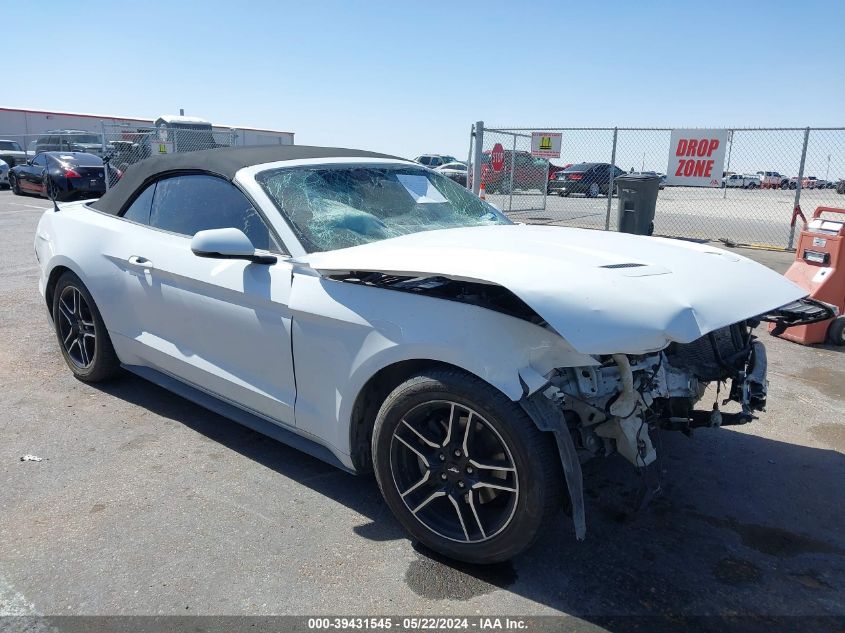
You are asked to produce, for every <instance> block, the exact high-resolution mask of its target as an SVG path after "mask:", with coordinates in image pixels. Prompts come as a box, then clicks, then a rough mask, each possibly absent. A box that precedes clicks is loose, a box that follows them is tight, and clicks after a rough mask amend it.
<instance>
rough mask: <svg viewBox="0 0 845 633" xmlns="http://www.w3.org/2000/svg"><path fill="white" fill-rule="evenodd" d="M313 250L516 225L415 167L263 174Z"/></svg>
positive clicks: (307, 169) (260, 176) (323, 168)
mask: <svg viewBox="0 0 845 633" xmlns="http://www.w3.org/2000/svg"><path fill="white" fill-rule="evenodd" d="M256 180H257V181H258V183H259V184H260V185H261V186H262V187H263V188H264V191H266V192H267V195H269V196H270V198H271V199H272V200H273V202H274V203H275V205H276V207H278V209H279V210H280V211H281V212H282V214H283V215H284V216H285V217H286V218H287V219H288V221H289V222H290V223H291V225H292V226H293V228H294V230H295V231H296V233H297V235H298V237H299V239H300V241H301V242H302V244H303V246H304V247H305V249H306V250H307V251H308V252H314V251H329V250H334V249H338V248H347V247H349V246H357V245H359V244H366V243H367V242H375V241H378V240H384V239H387V238H390V237H397V236H399V235H406V234H408V233H418V232H420V231H431V230H434V229H448V228H456V227H463V226H483V225H489V224H510V223H511V222H510V220H508V219H507V218H506V217H505V216H504V215H503V214H502V213H500V212H499V211H497V210H496V209H495V208H494V207H492V206H490V205H489V204H487V203H486V202H484V201H483V200H480V199H478V198H477V197H476V196H474V195H473V194H472V193H470V192H469V191H467V190H466V189H465V188H463V187H462V186H460V185H458V184H457V183H455V182H453V181H452V180H450V179H448V178H446V177H445V176H441V175H440V174H437V173H434V172H431V171H429V170H427V169H423V168H420V167H411V166H382V165H377V166H376V165H356V166H345V165H340V166H322V165H320V166H314V167H294V168H281V169H270V170H267V171H263V172H261V173H259V174H258V175H257V176H256Z"/></svg>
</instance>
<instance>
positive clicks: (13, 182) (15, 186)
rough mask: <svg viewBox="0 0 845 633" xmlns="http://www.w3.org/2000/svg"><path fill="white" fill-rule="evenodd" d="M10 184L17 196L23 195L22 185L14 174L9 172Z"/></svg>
mask: <svg viewBox="0 0 845 633" xmlns="http://www.w3.org/2000/svg"><path fill="white" fill-rule="evenodd" d="M9 185H10V186H11V187H12V193H13V194H15V195H16V196H22V195H23V192H22V191H21V186H20V184H19V183H18V179H17V178H16V177H15V175H14V174H9Z"/></svg>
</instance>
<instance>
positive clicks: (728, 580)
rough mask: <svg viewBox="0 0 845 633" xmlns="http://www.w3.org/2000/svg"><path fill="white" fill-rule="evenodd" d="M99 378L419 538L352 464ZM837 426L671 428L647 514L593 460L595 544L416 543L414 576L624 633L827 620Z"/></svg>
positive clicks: (410, 574)
mask: <svg viewBox="0 0 845 633" xmlns="http://www.w3.org/2000/svg"><path fill="white" fill-rule="evenodd" d="M97 387H98V388H100V389H102V390H103V391H105V392H107V393H109V394H111V395H113V396H116V397H118V398H121V399H124V400H126V401H129V402H132V403H133V404H136V405H138V406H141V407H144V408H146V409H148V410H150V411H152V412H155V413H156V414H158V415H161V416H164V417H167V418H169V419H172V420H175V421H178V422H180V423H182V424H184V425H186V426H188V427H190V428H191V429H193V430H195V431H196V432H198V433H201V434H202V435H204V436H206V437H208V438H209V439H212V440H214V441H215V442H219V443H220V444H222V445H224V446H226V447H228V448H229V449H231V450H233V451H236V452H238V453H240V454H241V455H243V456H244V457H246V458H248V459H251V460H254V461H256V462H258V463H260V464H262V465H263V466H266V467H267V468H270V469H273V470H274V471H276V472H278V473H280V474H282V475H284V476H285V477H288V478H290V479H292V480H296V481H298V482H299V483H301V484H302V485H305V486H308V487H309V488H311V489H312V490H314V491H316V492H319V493H320V494H323V495H326V496H327V497H330V498H331V499H333V500H335V501H337V502H339V503H342V504H344V505H345V506H347V507H349V508H350V509H353V510H354V511H356V512H358V513H360V514H362V515H364V516H366V517H367V518H369V519H370V521H371V522H370V523H368V524H366V525H364V526H362V527H355V528H352V529H353V530H354V531H355V533H356V534H357V535H358V536H360V537H362V538H367V539H371V540H375V541H385V540H393V539H402V538H406V536H405V533H404V532H403V530H402V529H401V527H400V526H399V524H398V522H397V521H396V520H395V519H394V518H393V517H392V515H391V514H390V512H389V510H388V509H387V507H386V505H385V504H384V503H383V502H382V500H381V496H380V493H379V491H378V488H377V486H376V484H375V481H374V479H373V478H372V477H371V476H367V475H365V476H359V477H356V476H353V475H347V474H345V473H342V472H341V471H338V470H337V469H335V468H334V467H332V466H330V465H327V464H324V463H323V462H320V461H319V460H317V459H315V458H312V457H310V456H308V455H306V454H303V453H301V452H299V451H296V450H294V449H292V448H289V447H287V446H284V445H282V444H279V443H278V442H275V441H273V440H271V439H269V438H265V437H264V436H261V435H259V434H258V433H255V432H253V431H251V430H249V429H246V428H244V427H241V426H240V425H238V424H236V423H232V422H230V421H228V420H226V419H224V418H222V417H221V416H218V415H216V414H214V413H211V412H209V411H206V410H205V409H203V408H201V407H199V406H196V405H194V404H192V403H190V402H188V401H187V400H184V399H182V398H180V397H178V396H175V395H173V394H171V393H169V392H167V391H165V390H163V389H161V388H159V387H157V386H155V385H152V384H150V383H147V382H146V381H143V380H141V379H139V378H136V377H134V376H126V377H125V378H122V379H119V380H116V381H113V382H110V383H105V384H102V385H97ZM755 424H760V425H762V424H765V421H764V420H761V421H759V422H756V423H755ZM823 426H824V425H823ZM829 426H835V427H836V429H839V430H838V431H837V433H834V434H831V435H829V436H827V437H825V438H824V441H825V443H827V444H829V445H831V446H836V448H837V449H838V451H837V450H827V449H820V448H812V447H807V446H801V445H797V444H791V443H787V442H781V441H777V440H772V439H767V438H763V437H759V436H756V435H754V434H753V433H754V428H753V427H744V428H743V429H742V430H733V429H730V428H720V429H700V430H698V431H696V432H695V434H694V437H693V438H692V439H689V438H686V437H684V436H683V435H680V434H677V433H661V434H660V436H659V437H658V438H657V446H658V452H659V454H660V455H661V458H660V462H659V470H660V473H661V485H662V491H661V494H660V495H658V496H657V498H656V499H654V500H653V501H652V502H651V504H650V505H649V506H647V507H646V508H645V509H642V510H639V511H634V510H633V506H634V503H635V500H636V498H637V496H638V493H639V479H638V477H637V475H636V471H634V470H633V469H632V468H631V467H630V465H629V464H628V463H627V462H625V461H624V460H622V459H621V458H618V457H610V458H608V459H605V460H595V461H593V462H590V463H588V464H587V465H586V466H585V481H586V499H587V539H586V540H585V541H583V542H576V540H575V538H574V534H573V529H572V526H571V523H570V521H569V519H568V518H567V517H566V516H564V515H563V513H562V512H561V513H560V514H559V516H558V517H557V520H556V521H555V523H554V524H553V525H551V526H550V529H549V530H548V531H547V532H546V533H544V534H543V535H541V537H540V539H539V541H538V542H537V543H536V545H535V546H534V547H533V548H531V549H530V550H528V551H527V552H525V553H524V554H522V555H520V556H519V557H517V558H516V559H514V560H513V561H510V562H507V563H502V564H498V565H491V566H476V565H468V564H461V563H455V562H453V561H450V560H448V559H445V558H443V557H441V556H438V555H437V554H435V553H433V552H431V551H429V550H427V549H426V548H425V547H424V546H421V545H419V544H415V545H414V549H415V558H414V560H412V561H411V563H410V564H409V567H408V569H407V570H406V573H405V578H404V581H405V583H406V586H407V587H408V589H409V591H412V592H414V593H416V594H418V595H420V596H422V597H425V598H427V599H430V600H448V601H453V602H454V601H457V602H461V601H468V600H471V599H473V598H475V597H477V596H480V595H483V594H488V593H492V592H494V591H496V590H500V589H501V590H506V591H508V592H510V593H512V594H515V595H517V596H521V597H523V598H525V599H528V600H530V601H533V602H535V603H538V604H540V605H543V606H544V607H547V608H548V609H551V610H554V611H556V612H561V613H565V614H569V615H572V616H576V617H577V618H579V619H580V621H583V622H584V623H585V624H589V625H596V626H599V627H602V628H604V629H607V630H612V631H627V630H649V631H655V630H677V629H678V628H681V627H685V626H686V627H689V626H693V627H695V628H696V629H699V630H719V631H733V630H736V631H755V630H760V631H764V630H765V631H766V633H769V631H770V630H771V629H772V628H785V627H784V623H790V624H789V628H793V625H794V627H797V628H800V629H801V630H802V632H806V631H813V630H828V628H829V627H830V622H831V620H829V619H825V618H841V617H843V616H845V591H843V590H845V530H843V526H845V485H843V483H845V455H843V454H842V452H841V451H845V432H842V431H841V425H829ZM836 429H835V430H836ZM811 430H812V429H811ZM467 608H468V607H467ZM548 609H547V610H548ZM482 615H483V614H482ZM655 618H656V619H655ZM789 618H792V619H789ZM835 621H836V622H839V624H838V626H839V627H840V628H841V622H842V621H841V620H835ZM799 624H800V626H799ZM588 628H589V627H588ZM573 630H574V629H573Z"/></svg>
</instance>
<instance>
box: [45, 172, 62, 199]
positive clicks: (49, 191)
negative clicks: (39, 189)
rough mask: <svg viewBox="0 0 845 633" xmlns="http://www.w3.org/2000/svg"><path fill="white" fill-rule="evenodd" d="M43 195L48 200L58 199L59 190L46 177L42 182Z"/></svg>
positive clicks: (51, 180) (50, 179) (48, 177)
mask: <svg viewBox="0 0 845 633" xmlns="http://www.w3.org/2000/svg"><path fill="white" fill-rule="evenodd" d="M44 193H45V194H46V195H47V197H48V198H49V199H50V200H58V199H59V188H58V187H57V186H56V183H55V182H53V179H52V178H50V176H47V177H46V178H45V180H44Z"/></svg>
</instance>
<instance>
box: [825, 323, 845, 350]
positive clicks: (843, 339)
mask: <svg viewBox="0 0 845 633" xmlns="http://www.w3.org/2000/svg"><path fill="white" fill-rule="evenodd" d="M827 340H828V342H829V343H830V344H831V345H839V346H843V345H845V316H839V317H836V318H835V319H833V321H831V322H830V326H828V328H827Z"/></svg>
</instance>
